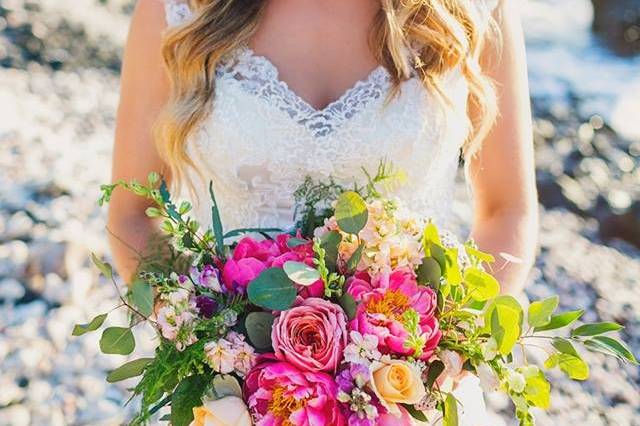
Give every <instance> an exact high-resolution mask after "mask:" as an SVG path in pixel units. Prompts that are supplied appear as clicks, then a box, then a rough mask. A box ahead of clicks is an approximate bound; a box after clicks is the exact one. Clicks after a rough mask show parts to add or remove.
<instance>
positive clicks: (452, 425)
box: [442, 393, 458, 426]
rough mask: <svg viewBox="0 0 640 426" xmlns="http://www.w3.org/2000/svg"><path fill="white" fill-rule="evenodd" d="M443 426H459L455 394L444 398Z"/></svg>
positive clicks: (449, 394)
mask: <svg viewBox="0 0 640 426" xmlns="http://www.w3.org/2000/svg"><path fill="white" fill-rule="evenodd" d="M442 425H443V426H458V402H457V401H456V398H455V396H453V394H451V393H448V394H447V396H445V398H444V417H443V419H442Z"/></svg>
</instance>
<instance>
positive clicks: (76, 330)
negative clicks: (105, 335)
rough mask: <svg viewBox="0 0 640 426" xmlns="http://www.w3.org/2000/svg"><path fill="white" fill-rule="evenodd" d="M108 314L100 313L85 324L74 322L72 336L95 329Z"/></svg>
mask: <svg viewBox="0 0 640 426" xmlns="http://www.w3.org/2000/svg"><path fill="white" fill-rule="evenodd" d="M107 315H108V314H100V315H98V316H96V317H95V318H93V319H92V320H91V321H89V322H88V323H87V324H76V325H75V326H74V327H73V332H72V333H71V334H72V335H73V336H82V335H83V334H85V333H89V332H90V331H96V330H97V329H99V328H100V327H101V326H102V324H103V323H104V320H105V319H107Z"/></svg>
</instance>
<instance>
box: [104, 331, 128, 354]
mask: <svg viewBox="0 0 640 426" xmlns="http://www.w3.org/2000/svg"><path fill="white" fill-rule="evenodd" d="M135 346H136V342H135V339H134V338H133V333H132V332H131V329H129V328H126V327H109V328H106V329H105V330H104V331H103V332H102V337H101V338H100V350H101V351H102V352H103V353H105V354H118V355H129V354H130V353H131V352H133V349H134V348H135Z"/></svg>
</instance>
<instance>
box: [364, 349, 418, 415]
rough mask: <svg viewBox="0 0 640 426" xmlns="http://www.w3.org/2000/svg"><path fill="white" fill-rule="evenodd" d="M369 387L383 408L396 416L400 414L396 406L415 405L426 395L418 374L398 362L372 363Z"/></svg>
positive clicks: (406, 364) (405, 363) (403, 363)
mask: <svg viewBox="0 0 640 426" xmlns="http://www.w3.org/2000/svg"><path fill="white" fill-rule="evenodd" d="M371 387H372V390H373V391H374V392H375V394H376V396H377V397H378V398H379V399H380V402H381V403H382V404H383V405H384V406H385V408H387V410H389V412H390V413H391V414H394V415H396V416H398V415H401V414H402V412H401V411H400V408H399V407H398V405H397V404H416V403H418V402H419V401H420V400H421V399H422V398H423V397H424V396H425V395H426V393H427V391H426V389H425V388H424V383H423V382H422V379H421V377H420V372H419V371H417V370H416V369H415V368H414V367H413V366H412V365H411V364H409V363H408V362H406V361H399V360H393V361H389V362H386V363H382V362H375V363H373V365H372V366H371Z"/></svg>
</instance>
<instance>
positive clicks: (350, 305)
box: [338, 292, 358, 320]
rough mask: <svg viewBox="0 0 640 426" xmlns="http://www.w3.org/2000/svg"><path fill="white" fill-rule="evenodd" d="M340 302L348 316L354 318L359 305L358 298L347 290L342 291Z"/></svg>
mask: <svg viewBox="0 0 640 426" xmlns="http://www.w3.org/2000/svg"><path fill="white" fill-rule="evenodd" d="M338 304H339V305H340V307H341V308H342V310H343V311H344V313H345V314H347V318H348V319H349V320H352V319H354V318H355V317H356V310H357V308H358V305H357V304H356V300H355V299H354V298H353V296H352V295H350V294H349V293H347V292H344V293H342V296H340V297H339V298H338Z"/></svg>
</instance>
